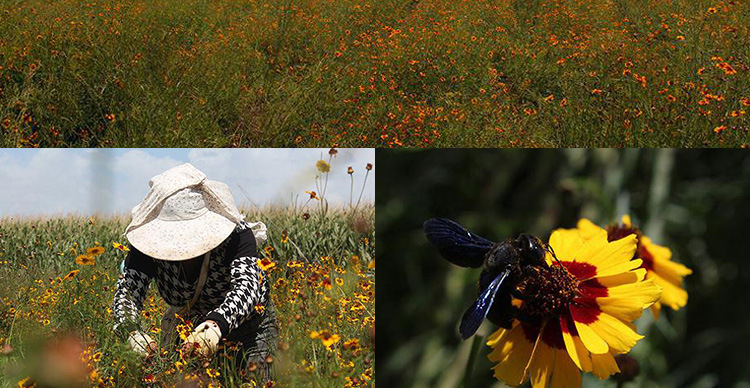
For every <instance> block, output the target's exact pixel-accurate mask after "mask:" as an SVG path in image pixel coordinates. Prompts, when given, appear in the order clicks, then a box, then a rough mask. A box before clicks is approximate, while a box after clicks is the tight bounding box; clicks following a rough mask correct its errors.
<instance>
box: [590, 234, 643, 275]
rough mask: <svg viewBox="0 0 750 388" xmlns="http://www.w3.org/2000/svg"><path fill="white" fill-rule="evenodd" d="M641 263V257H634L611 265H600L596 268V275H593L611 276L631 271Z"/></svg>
mask: <svg viewBox="0 0 750 388" xmlns="http://www.w3.org/2000/svg"><path fill="white" fill-rule="evenodd" d="M617 241H620V240H617ZM642 263H643V261H641V259H635V260H629V261H624V262H621V263H618V264H615V265H611V266H600V267H599V268H597V270H596V276H594V277H601V276H612V275H617V274H621V273H623V272H628V271H631V270H634V269H636V268H638V267H640V266H641V264H642Z"/></svg>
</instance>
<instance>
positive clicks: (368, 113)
mask: <svg viewBox="0 0 750 388" xmlns="http://www.w3.org/2000/svg"><path fill="white" fill-rule="evenodd" d="M4 5H5V7H3V11H2V13H0V133H2V135H0V139H2V143H3V145H5V146H66V145H74V146H120V147H124V146H132V145H139V146H156V147H159V146H207V147H211V146H246V145H254V146H303V147H306V146H331V145H338V146H353V147H373V146H374V147H399V146H417V147H433V146H437V147H448V146H644V147H648V146H680V147H684V146H688V147H703V146H742V145H747V144H748V143H750V139H749V135H748V129H749V127H750V123H749V121H748V118H747V117H748V115H747V112H748V110H750V77H749V76H748V75H750V4H749V3H748V2H745V1H734V0H699V1H688V0H668V1H656V0H645V1H632V0H608V1H602V2H592V1H582V0H540V1H522V0H506V1H499V2H498V1H488V0H457V1H445V0H388V1H372V0H341V1H319V0H281V1H270V0H251V1H239V0H218V1H211V2H206V1H197V0H186V1H181V2H179V3H175V2H173V1H166V0H155V1H143V0H117V1H98V2H79V1H74V0H62V1H54V2H49V1H42V0H31V1H24V2H7V1H6V2H4Z"/></svg>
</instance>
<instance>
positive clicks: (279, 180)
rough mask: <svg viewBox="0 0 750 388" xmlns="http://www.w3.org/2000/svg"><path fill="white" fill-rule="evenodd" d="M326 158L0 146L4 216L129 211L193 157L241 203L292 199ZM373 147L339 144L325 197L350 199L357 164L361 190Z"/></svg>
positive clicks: (282, 152)
mask: <svg viewBox="0 0 750 388" xmlns="http://www.w3.org/2000/svg"><path fill="white" fill-rule="evenodd" d="M321 155H322V157H323V159H325V160H328V149H193V150H179V149H177V150H168V149H128V150H112V149H89V150H68V149H42V150H0V181H1V182H3V186H4V189H3V190H0V216H2V215H15V214H24V215H27V214H59V213H81V214H89V213H92V212H94V211H101V212H112V211H117V212H129V211H130V209H131V208H132V207H133V206H134V205H135V204H137V203H138V202H139V201H140V200H141V199H142V198H143V197H144V196H145V194H146V193H147V191H148V181H149V179H150V178H151V177H152V176H154V175H156V174H158V173H160V172H162V171H164V170H166V169H168V168H170V167H173V166H176V165H178V164H181V163H185V162H190V163H193V164H194V165H195V166H196V167H197V168H199V169H201V170H202V171H204V172H205V173H206V175H207V176H208V178H209V179H213V180H218V181H222V182H225V183H227V184H228V185H229V186H230V188H231V189H232V192H233V194H234V196H235V199H236V201H237V202H238V204H242V203H247V201H246V199H245V196H244V195H243V194H242V191H241V190H240V186H242V188H244V189H245V190H246V191H247V192H248V193H249V195H250V198H251V200H252V203H254V204H258V205H263V204H272V203H276V204H288V203H289V201H290V198H291V197H292V195H300V201H302V200H303V199H304V196H305V194H304V191H305V190H316V191H320V190H319V189H318V188H316V184H315V176H316V175H318V173H317V170H316V169H315V162H316V161H317V160H318V159H319V158H320V157H321ZM374 159H375V152H374V150H372V149H341V150H339V153H338V155H337V156H336V157H335V158H334V159H333V161H332V162H331V167H332V169H331V173H330V175H329V181H328V188H327V198H328V200H329V201H330V202H331V203H348V201H349V192H350V176H349V175H348V174H347V173H346V169H347V167H348V166H352V167H353V168H354V170H355V174H354V178H355V188H354V190H355V193H354V197H355V200H356V197H357V195H358V193H359V189H360V188H361V187H362V186H361V185H362V179H363V178H364V172H365V171H364V166H365V164H366V163H374ZM374 178H375V176H374V171H373V173H372V174H371V176H370V177H369V178H368V182H367V187H366V190H365V195H364V197H363V200H364V201H368V202H372V201H373V200H374V197H375V179H374Z"/></svg>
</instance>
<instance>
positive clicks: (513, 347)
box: [487, 229, 661, 388]
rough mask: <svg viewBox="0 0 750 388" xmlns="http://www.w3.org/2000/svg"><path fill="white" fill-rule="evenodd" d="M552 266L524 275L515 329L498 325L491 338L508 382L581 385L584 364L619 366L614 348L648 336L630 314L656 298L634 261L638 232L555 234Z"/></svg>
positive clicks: (604, 372) (609, 369)
mask: <svg viewBox="0 0 750 388" xmlns="http://www.w3.org/2000/svg"><path fill="white" fill-rule="evenodd" d="M549 245H550V247H551V248H552V250H553V251H554V252H555V255H556V257H557V259H556V260H555V259H554V258H553V257H552V255H551V254H548V257H547V263H548V267H546V268H541V269H540V270H539V271H537V272H536V273H535V274H534V273H532V274H530V275H528V276H526V277H525V278H523V279H522V280H521V281H520V282H519V284H518V286H517V287H518V291H519V292H520V293H521V294H523V295H524V300H523V301H521V300H514V305H516V306H517V307H518V309H519V314H518V317H519V319H516V320H514V321H513V324H512V328H511V329H502V328H501V329H499V330H497V331H496V332H495V333H494V334H492V335H491V336H490V338H489V340H488V342H487V345H489V346H491V347H492V348H493V351H492V352H491V353H490V355H489V359H490V360H491V361H493V362H496V363H497V365H496V366H495V367H494V368H493V369H494V371H495V377H496V378H498V379H500V380H503V381H505V382H506V383H508V384H510V385H514V386H517V385H521V384H522V383H524V382H525V381H527V380H530V381H531V385H532V387H535V388H536V387H548V386H552V387H580V386H581V371H583V372H592V373H593V374H594V375H596V376H597V377H599V378H600V379H605V378H607V377H609V376H610V375H612V374H614V373H617V372H619V368H618V367H617V363H615V359H614V355H616V354H621V353H626V352H628V351H629V350H630V349H631V348H632V347H633V346H634V345H635V343H636V342H637V341H638V340H639V339H641V338H643V336H641V335H640V334H638V333H636V332H635V330H634V326H633V325H632V323H631V322H632V321H633V320H635V319H636V318H637V317H639V316H640V315H641V313H642V311H643V310H644V309H646V308H648V307H649V306H651V305H652V304H653V303H654V302H656V301H657V300H658V299H659V296H660V295H661V289H660V287H659V286H657V285H656V284H655V283H654V281H653V280H645V277H646V270H645V269H643V268H640V267H641V260H640V259H637V260H631V259H632V258H633V254H634V253H635V251H636V248H637V243H636V237H635V236H627V237H625V238H622V239H620V240H617V241H612V242H610V241H608V240H607V233H606V231H605V230H603V229H602V230H600V231H599V232H597V233H593V234H592V236H591V237H590V238H587V239H584V238H583V236H582V233H580V232H579V230H577V229H559V230H556V231H554V232H553V233H552V236H551V237H550V241H549Z"/></svg>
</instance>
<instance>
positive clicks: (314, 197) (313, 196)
mask: <svg viewBox="0 0 750 388" xmlns="http://www.w3.org/2000/svg"><path fill="white" fill-rule="evenodd" d="M305 193H307V194H310V199H317V200H318V201H320V197H318V193H316V192H315V191H305Z"/></svg>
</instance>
